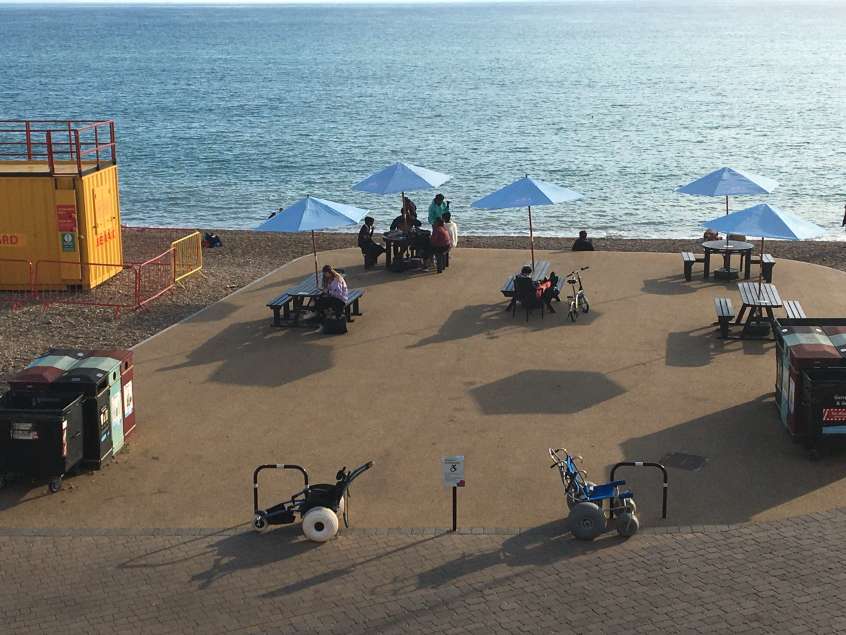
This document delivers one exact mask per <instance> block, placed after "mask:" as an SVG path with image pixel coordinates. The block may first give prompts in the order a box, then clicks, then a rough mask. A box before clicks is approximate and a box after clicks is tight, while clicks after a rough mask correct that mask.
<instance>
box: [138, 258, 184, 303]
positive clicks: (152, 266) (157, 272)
mask: <svg viewBox="0 0 846 635" xmlns="http://www.w3.org/2000/svg"><path fill="white" fill-rule="evenodd" d="M173 262H174V259H173V248H171V249H168V250H167V251H165V252H164V253H161V254H159V255H158V256H156V257H155V258H150V259H149V260H147V261H146V262H142V263H141V264H140V265H135V269H136V271H137V276H138V278H137V281H138V282H137V292H136V293H137V295H136V302H137V304H136V308H140V307H142V306H144V305H145V304H147V303H148V302H150V301H151V300H155V299H156V298H158V297H159V296H160V295H162V294H163V293H165V292H167V291H170V290H171V289H172V288H173V286H174V285H175V284H176V283H175V282H174V264H173Z"/></svg>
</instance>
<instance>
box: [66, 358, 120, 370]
mask: <svg viewBox="0 0 846 635" xmlns="http://www.w3.org/2000/svg"><path fill="white" fill-rule="evenodd" d="M115 366H120V360H119V359H115V358H114V357H86V358H85V359H83V360H82V361H81V362H79V363H78V364H77V365H76V368H97V369H99V370H102V371H105V372H107V373H108V372H109V371H112V370H114V368H115Z"/></svg>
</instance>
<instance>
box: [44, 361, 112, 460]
mask: <svg viewBox="0 0 846 635" xmlns="http://www.w3.org/2000/svg"><path fill="white" fill-rule="evenodd" d="M91 359H92V358H86V359H85V360H83V361H82V362H80V364H83V363H86V362H88V361H89V360H91ZM93 359H97V358H93ZM80 364H77V365H76V366H74V367H73V368H71V369H70V370H68V371H67V372H66V373H65V374H63V375H62V376H61V377H59V378H58V379H57V380H56V381H54V382H53V383H52V384H50V392H51V394H65V395H68V394H81V395H82V396H83V401H82V415H83V437H84V459H83V461H84V463H85V464H86V465H88V466H90V467H93V468H96V469H99V468H101V467H102V466H103V464H104V463H106V462H107V461H108V460H109V459H110V458H112V456H113V454H114V448H113V445H112V443H113V442H112V431H113V426H112V395H113V391H112V386H113V384H115V382H117V383H118V389H120V373H119V371H118V369H117V366H116V365H115V364H113V370H112V372H107V371H105V370H103V369H101V368H98V367H97V366H96V362H94V364H95V365H93V366H92V365H88V366H81V365H80ZM120 439H121V445H122V439H123V433H122V429H121V430H120Z"/></svg>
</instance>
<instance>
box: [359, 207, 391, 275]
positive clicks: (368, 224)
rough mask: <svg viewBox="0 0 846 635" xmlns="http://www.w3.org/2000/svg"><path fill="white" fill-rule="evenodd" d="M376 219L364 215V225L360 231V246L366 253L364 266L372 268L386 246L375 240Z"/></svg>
mask: <svg viewBox="0 0 846 635" xmlns="http://www.w3.org/2000/svg"><path fill="white" fill-rule="evenodd" d="M375 222H376V220H375V219H374V218H373V217H372V216H365V217H364V225H362V226H361V229H360V230H359V231H358V246H359V248H360V249H361V253H362V254H363V255H364V268H365V269H370V268H371V267H373V266H375V265H376V261H377V260H379V256H381V255H382V254H383V253H385V248H384V247H383V246H382V245H380V244H379V243H377V242H376V241H374V240H373V225H374V223H375Z"/></svg>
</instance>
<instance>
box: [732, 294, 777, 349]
mask: <svg viewBox="0 0 846 635" xmlns="http://www.w3.org/2000/svg"><path fill="white" fill-rule="evenodd" d="M737 289H738V291H740V300H741V302H742V303H743V304H742V306H741V307H740V311H738V313H737V319H735V321H734V323H735V324H737V325H740V324H742V325H743V332H742V333H741V337H749V336H751V332H752V329H753V325H758V324H760V323H761V322H762V321H763V320H764V313H766V314H767V317H766V319H767V321H768V322H769V323H770V327H771V328H772V325H773V323H774V321H775V315H773V309H775V308H778V307H780V306H782V305H783V302H782V299H781V296H780V295H779V293H778V289H776V286H775V285H774V284H767V283H764V284H761V285H759V284H758V283H757V282H739V283H738V285H737ZM744 317H745V318H746V319H745V321H744Z"/></svg>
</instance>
